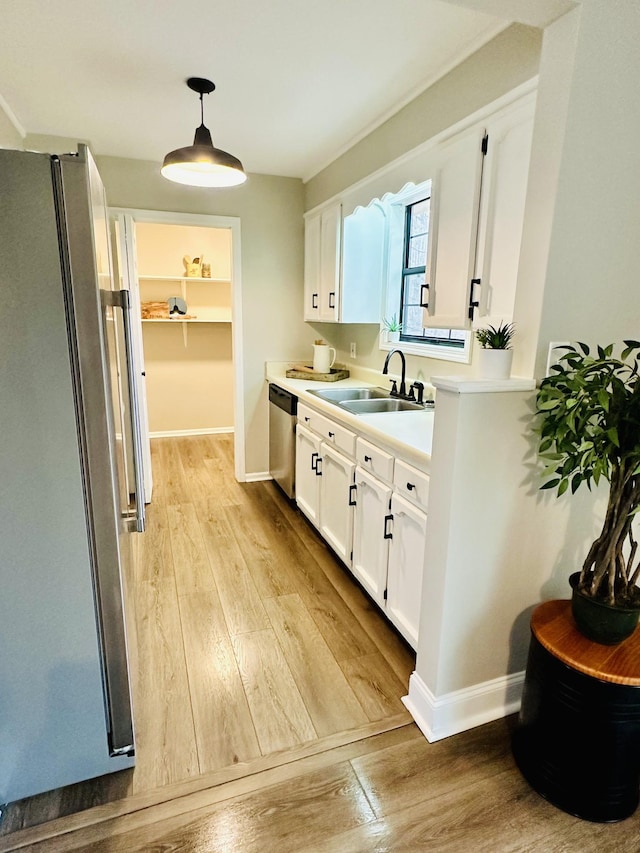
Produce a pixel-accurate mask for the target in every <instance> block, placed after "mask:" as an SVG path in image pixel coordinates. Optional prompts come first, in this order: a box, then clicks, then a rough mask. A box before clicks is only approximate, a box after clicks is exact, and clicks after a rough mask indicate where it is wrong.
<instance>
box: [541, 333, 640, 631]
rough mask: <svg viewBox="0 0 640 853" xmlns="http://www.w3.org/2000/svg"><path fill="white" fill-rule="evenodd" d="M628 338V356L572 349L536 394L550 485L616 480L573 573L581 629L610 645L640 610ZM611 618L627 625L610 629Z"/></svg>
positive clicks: (637, 467) (638, 457)
mask: <svg viewBox="0 0 640 853" xmlns="http://www.w3.org/2000/svg"><path fill="white" fill-rule="evenodd" d="M624 344H625V346H624V348H623V350H622V352H621V354H620V358H615V357H614V355H613V353H614V346H613V344H611V345H609V346H607V347H600V346H599V347H598V348H597V351H596V352H595V353H594V354H593V355H592V354H591V352H590V349H589V347H588V346H587V345H586V344H581V343H578V344H577V347H574V346H567V347H565V349H566V352H565V353H564V355H562V356H561V358H560V361H559V363H558V364H555V365H554V366H553V367H552V372H551V375H550V376H547V377H546V378H545V379H543V380H542V383H541V385H540V389H539V391H538V394H537V399H536V412H537V418H536V426H535V430H536V432H537V434H538V435H539V437H540V443H539V449H538V452H539V456H540V457H541V458H542V460H544V462H545V463H546V468H545V472H544V479H545V482H544V484H543V486H542V488H543V489H557V494H558V496H560V495H562V494H564V493H565V492H566V491H568V490H570V491H571V493H572V494H573V493H574V492H575V491H576V490H577V489H578V488H579V487H580V486H581V485H583V484H586V486H587V488H589V489H590V488H591V485H592V483H593V484H594V485H596V486H597V485H598V483H599V482H600V481H601V480H606V481H607V482H608V483H609V495H608V504H607V509H606V513H605V518H604V523H603V526H602V531H601V532H600V535H599V536H598V538H597V539H596V540H595V541H594V542H593V544H592V545H591V547H590V549H589V552H588V554H587V556H586V559H585V561H584V564H583V565H582V570H581V571H580V572H579V573H578V572H576V573H575V574H573V575H572V577H571V579H570V580H571V585H572V587H573V599H572V601H573V605H572V609H573V614H574V618H575V620H576V623H577V625H578V628H579V629H580V630H581V631H582V633H584V634H585V635H586V636H587V637H589V638H590V639H592V640H596V641H597V642H601V643H606V644H612V643H616V642H620V641H621V640H623V639H625V638H626V637H627V636H629V635H630V634H631V633H633V631H634V630H635V628H636V626H637V624H638V618H639V615H640V589H639V588H638V587H637V585H636V582H637V580H638V576H639V575H640V562H637V563H636V550H637V542H636V540H635V538H634V534H633V522H634V520H635V518H636V514H637V513H638V512H639V511H640V374H639V363H640V342H638V341H625V342H624ZM592 611H595V615H594V614H593V613H592ZM610 618H613V619H615V621H616V623H618V622H620V623H621V626H620V627H615V626H614V627H613V628H612V629H609V627H608V621H609V619H610Z"/></svg>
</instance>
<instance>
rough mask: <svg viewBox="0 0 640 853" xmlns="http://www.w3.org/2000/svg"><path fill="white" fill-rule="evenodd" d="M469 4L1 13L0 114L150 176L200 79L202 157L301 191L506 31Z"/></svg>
mask: <svg viewBox="0 0 640 853" xmlns="http://www.w3.org/2000/svg"><path fill="white" fill-rule="evenodd" d="M491 1H492V2H493V3H495V2H496V0H491ZM556 1H557V0H553V2H556ZM478 3H479V0H453V2H443V0H392V2H390V0H302V2H301V0H268V2H264V0H236V2H233V3H229V2H224V3H223V2H221V0H178V2H175V0H174V2H159V0H133V2H132V0H56V2H53V0H45V2H43V0H3V2H2V26H1V28H0V98H1V99H2V100H0V105H2V101H4V106H5V107H6V108H8V109H7V112H8V113H9V114H10V116H12V118H13V119H14V120H15V122H16V124H17V125H18V127H19V128H21V129H22V131H24V132H26V133H30V134H47V135H55V136H64V137H72V138H74V139H82V140H84V141H88V142H89V144H90V145H91V147H92V149H93V151H94V153H96V154H99V155H100V154H102V155H114V156H119V157H132V158H137V159H144V160H157V161H160V160H162V158H163V156H164V154H165V153H166V152H167V151H169V150H172V149H174V148H180V147H182V146H184V145H190V144H191V142H192V139H193V133H194V130H195V127H196V125H197V124H199V104H198V96H197V94H195V93H194V92H192V91H191V90H189V89H188V88H187V87H186V85H185V82H184V81H185V79H186V78H187V77H190V76H199V77H208V78H210V79H212V80H213V81H214V82H215V83H216V86H217V90H216V91H215V92H214V93H213V94H211V95H209V96H205V124H206V125H207V126H208V127H209V128H210V129H211V132H212V135H213V140H214V144H215V145H217V146H218V147H219V148H223V149H225V150H227V151H230V152H231V153H232V154H235V155H236V156H237V157H240V159H241V160H242V161H243V163H244V166H245V169H246V170H247V171H249V172H262V173H266V174H277V175H287V176H292V177H300V178H303V179H307V178H309V177H311V176H312V175H313V174H315V173H316V172H317V171H319V169H321V168H322V167H323V166H325V165H327V164H328V163H329V162H330V161H331V160H333V159H334V158H335V157H336V156H337V155H338V154H340V153H341V152H342V151H344V150H345V149H346V148H348V147H349V146H350V145H352V144H353V143H354V142H355V141H356V140H357V139H358V138H360V137H361V136H362V135H364V133H366V132H368V131H370V130H371V129H373V127H375V126H377V125H378V124H380V123H381V122H382V121H383V120H384V119H385V118H387V117H388V116H389V115H391V114H393V113H394V112H396V111H397V110H398V109H399V108H400V107H401V106H402V105H403V104H404V103H406V102H407V101H408V100H410V99H411V98H412V97H414V96H415V95H416V94H418V92H420V91H422V90H423V89H424V88H426V87H427V86H428V85H429V84H430V83H431V82H433V81H434V80H435V79H437V78H438V77H439V76H440V75H441V74H442V73H444V72H446V70H447V69H449V68H451V67H453V66H454V65H456V64H457V63H458V62H459V61H461V59H463V58H465V57H466V56H468V55H469V54H471V53H472V52H473V51H474V50H477V49H478V48H479V47H480V46H481V45H482V44H483V43H485V42H486V41H488V40H489V39H490V38H492V37H493V36H494V35H495V34H496V33H497V32H499V31H500V30H501V29H503V28H504V27H505V26H507V25H508V23H509V20H508V19H506V18H504V17H498V16H495V15H488V14H486V13H484V12H481V11H478V10H477V8H472V9H470V8H465V7H464V6H465V5H466V6H467V7H468V6H469V5H471V6H475V7H477V6H478ZM459 4H462V5H459ZM160 9H161V10H162V11H161V12H160V11H159V10H160Z"/></svg>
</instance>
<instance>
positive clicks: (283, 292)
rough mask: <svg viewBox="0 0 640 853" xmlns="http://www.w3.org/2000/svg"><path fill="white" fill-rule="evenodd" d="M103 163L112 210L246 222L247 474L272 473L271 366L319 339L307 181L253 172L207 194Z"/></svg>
mask: <svg viewBox="0 0 640 853" xmlns="http://www.w3.org/2000/svg"><path fill="white" fill-rule="evenodd" d="M96 159H97V163H98V168H99V169H100V174H101V176H102V180H103V181H104V185H105V188H106V192H107V199H108V202H109V205H111V206H114V207H129V208H141V209H145V210H164V211H170V212H177V213H201V214H210V215H218V216H237V217H239V218H240V220H241V248H242V261H241V262H242V341H243V359H244V389H243V391H244V409H245V411H244V417H245V439H246V444H245V454H246V470H247V472H248V474H259V473H261V472H265V471H268V468H269V465H268V445H267V441H268V418H267V415H268V407H267V394H266V385H265V381H264V363H265V361H295V360H298V359H300V358H302V357H304V355H305V354H306V353H307V352H310V350H311V344H312V340H313V331H312V330H311V329H310V328H309V327H308V326H306V325H305V324H304V323H303V321H302V281H303V220H302V212H303V185H302V182H301V181H300V180H298V179H295V178H280V177H273V176H270V175H250V176H249V180H248V181H247V183H246V184H244V185H243V186H241V187H234V188H233V189H226V190H225V189H221V190H211V189H202V188H199V187H185V186H181V185H180V184H174V183H171V182H170V181H167V180H165V179H164V178H163V177H162V176H161V175H160V171H159V164H158V163H152V162H148V161H143V160H127V159H123V158H118V157H97V158H96Z"/></svg>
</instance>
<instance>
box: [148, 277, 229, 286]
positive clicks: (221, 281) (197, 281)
mask: <svg viewBox="0 0 640 853" xmlns="http://www.w3.org/2000/svg"><path fill="white" fill-rule="evenodd" d="M138 281H175V282H179V283H180V284H182V283H183V282H184V283H185V284H187V283H189V284H216V283H218V284H230V283H231V279H228V278H196V277H195V276H184V275H139V276H138Z"/></svg>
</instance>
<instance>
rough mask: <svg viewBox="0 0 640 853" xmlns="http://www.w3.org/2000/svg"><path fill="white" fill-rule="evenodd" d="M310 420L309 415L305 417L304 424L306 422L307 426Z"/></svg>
mask: <svg viewBox="0 0 640 853" xmlns="http://www.w3.org/2000/svg"><path fill="white" fill-rule="evenodd" d="M310 420H311V418H310V417H309V415H305V416H304V422H305V423H306V424H308V423H309V421H310Z"/></svg>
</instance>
